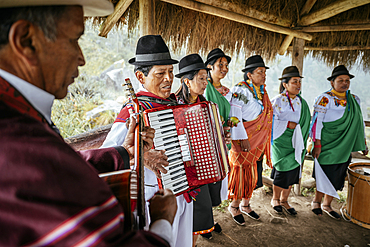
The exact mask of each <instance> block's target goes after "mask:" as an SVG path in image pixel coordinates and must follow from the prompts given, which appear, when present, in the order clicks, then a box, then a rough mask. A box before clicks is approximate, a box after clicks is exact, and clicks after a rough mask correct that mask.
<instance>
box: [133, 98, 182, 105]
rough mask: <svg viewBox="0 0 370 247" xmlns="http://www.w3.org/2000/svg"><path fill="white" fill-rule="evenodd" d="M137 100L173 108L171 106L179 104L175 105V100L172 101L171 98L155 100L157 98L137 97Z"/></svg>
mask: <svg viewBox="0 0 370 247" xmlns="http://www.w3.org/2000/svg"><path fill="white" fill-rule="evenodd" d="M137 98H138V99H139V101H149V102H153V103H157V104H161V105H168V106H173V105H178V104H179V103H177V101H176V100H174V99H172V98H168V100H163V99H157V98H154V97H150V96H138V97H137Z"/></svg>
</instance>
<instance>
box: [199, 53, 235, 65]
mask: <svg viewBox="0 0 370 247" xmlns="http://www.w3.org/2000/svg"><path fill="white" fill-rule="evenodd" d="M220 57H225V58H226V60H227V63H230V61H231V57H229V56H227V55H220V54H216V55H214V56H212V57H210V58H208V59H207V61H206V62H205V63H204V64H205V65H208V64H209V62H210V61H212V60H213V59H219V58H220Z"/></svg>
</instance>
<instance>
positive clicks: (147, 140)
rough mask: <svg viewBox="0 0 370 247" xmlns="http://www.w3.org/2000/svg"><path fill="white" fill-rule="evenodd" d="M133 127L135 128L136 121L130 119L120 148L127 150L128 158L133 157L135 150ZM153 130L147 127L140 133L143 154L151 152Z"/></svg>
mask: <svg viewBox="0 0 370 247" xmlns="http://www.w3.org/2000/svg"><path fill="white" fill-rule="evenodd" d="M135 127H136V120H135V119H134V118H133V117H131V118H130V121H129V124H128V130H127V135H126V138H125V141H124V142H123V144H122V146H123V147H124V148H125V149H126V150H127V152H128V153H129V155H130V158H133V156H134V149H135ZM154 133H155V130H154V129H153V128H151V127H149V126H145V127H144V129H143V130H142V132H141V137H142V139H143V149H144V152H147V151H149V150H151V148H152V147H153V138H154Z"/></svg>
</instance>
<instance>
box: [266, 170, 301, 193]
mask: <svg viewBox="0 0 370 247" xmlns="http://www.w3.org/2000/svg"><path fill="white" fill-rule="evenodd" d="M271 178H272V179H273V180H274V183H273V184H274V185H276V186H279V187H281V188H283V189H288V188H289V186H291V185H293V184H298V183H299V166H298V167H297V168H295V169H293V170H291V171H286V172H279V171H277V170H276V169H275V167H274V168H272V172H271Z"/></svg>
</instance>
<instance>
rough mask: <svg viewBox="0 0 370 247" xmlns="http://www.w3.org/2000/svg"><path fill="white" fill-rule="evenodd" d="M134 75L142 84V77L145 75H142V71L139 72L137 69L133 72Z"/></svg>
mask: <svg viewBox="0 0 370 247" xmlns="http://www.w3.org/2000/svg"><path fill="white" fill-rule="evenodd" d="M135 76H136V78H137V79H138V81H139V82H140V83H141V84H144V77H145V75H144V73H143V72H141V71H139V70H137V71H136V72H135Z"/></svg>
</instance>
